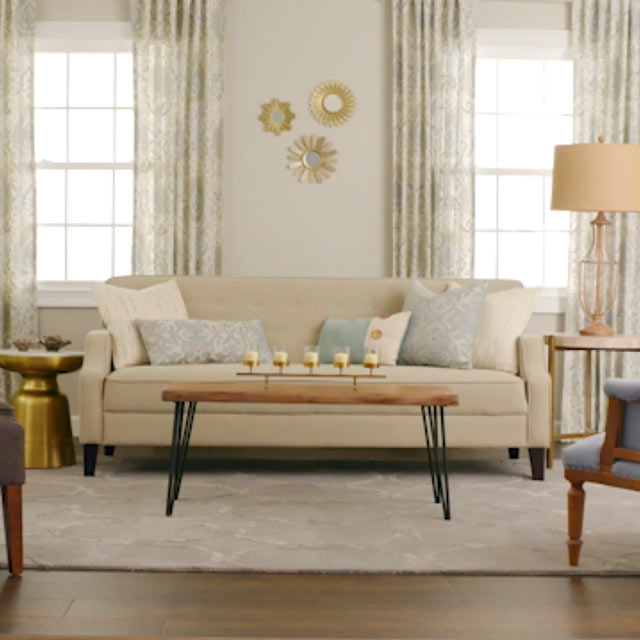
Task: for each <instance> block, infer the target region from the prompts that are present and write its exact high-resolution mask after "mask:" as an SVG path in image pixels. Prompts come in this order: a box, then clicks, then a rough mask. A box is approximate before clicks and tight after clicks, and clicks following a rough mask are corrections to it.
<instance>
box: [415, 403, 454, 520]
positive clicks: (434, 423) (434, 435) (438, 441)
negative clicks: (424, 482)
mask: <svg viewBox="0 0 640 640" xmlns="http://www.w3.org/2000/svg"><path fill="white" fill-rule="evenodd" d="M427 415H428V421H427V416H426V415H425V408H424V407H422V420H423V424H424V435H425V440H426V444H427V456H428V458H429V467H430V471H431V484H432V486H433V497H434V500H435V501H436V502H440V503H442V512H443V514H444V519H445V520H450V519H451V502H450V499H449V473H448V470H447V440H446V434H445V426H444V408H443V407H427Z"/></svg>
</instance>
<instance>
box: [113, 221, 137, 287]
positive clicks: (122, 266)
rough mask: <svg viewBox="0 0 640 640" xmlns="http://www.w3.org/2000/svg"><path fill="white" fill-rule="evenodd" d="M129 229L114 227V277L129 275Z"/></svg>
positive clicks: (130, 235)
mask: <svg viewBox="0 0 640 640" xmlns="http://www.w3.org/2000/svg"><path fill="white" fill-rule="evenodd" d="M132 235H133V229H132V228H131V227H116V236H115V239H116V253H115V273H114V274H113V275H114V276H128V275H130V274H131V239H132Z"/></svg>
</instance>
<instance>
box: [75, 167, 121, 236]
mask: <svg viewBox="0 0 640 640" xmlns="http://www.w3.org/2000/svg"><path fill="white" fill-rule="evenodd" d="M112 179H113V172H112V171H110V170H108V169H100V170H96V169H76V170H70V171H69V178H68V180H69V207H68V212H67V215H68V221H69V222H71V223H78V222H84V223H85V224H90V223H105V222H106V223H107V224H109V223H110V222H111V220H112V219H113V185H112V182H111V181H112Z"/></svg>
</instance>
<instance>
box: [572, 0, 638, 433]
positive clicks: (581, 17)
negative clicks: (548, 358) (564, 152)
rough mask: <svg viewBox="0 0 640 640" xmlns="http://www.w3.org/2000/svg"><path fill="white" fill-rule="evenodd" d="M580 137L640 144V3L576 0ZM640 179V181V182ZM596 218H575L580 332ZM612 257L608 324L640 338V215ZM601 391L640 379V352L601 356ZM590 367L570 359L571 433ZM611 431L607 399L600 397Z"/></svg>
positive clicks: (579, 420) (580, 415)
mask: <svg viewBox="0 0 640 640" xmlns="http://www.w3.org/2000/svg"><path fill="white" fill-rule="evenodd" d="M572 29H573V33H572V41H573V61H574V138H575V141H576V142H597V141H598V136H604V139H605V141H606V142H617V143H620V142H624V143H633V144H639V143H640V0H573V4H572ZM639 179H640V177H639ZM592 218H593V216H590V215H586V214H584V213H573V214H571V237H570V247H569V254H570V255H569V288H568V304H567V316H566V330H567V331H570V332H575V331H577V330H578V329H579V328H580V327H582V326H584V324H585V318H586V316H585V315H584V313H583V312H582V310H581V308H580V303H579V297H578V262H579V261H580V260H581V259H582V258H584V256H585V254H586V253H587V249H588V247H589V244H590V241H591V224H590V221H591V219H592ZM609 218H610V220H611V221H612V222H613V234H612V235H613V244H612V247H611V249H612V253H613V255H614V256H616V259H617V260H618V261H619V263H620V284H619V289H618V297H617V300H616V302H615V305H614V307H613V309H612V311H611V313H610V314H609V316H608V317H607V318H606V319H605V320H606V321H607V323H608V324H609V325H610V326H611V327H612V328H613V329H614V330H615V332H616V333H619V334H626V335H639V333H640V287H639V286H638V276H639V275H640V214H638V213H625V214H619V213H614V214H611V215H610V216H609ZM593 374H594V376H595V379H596V385H597V387H596V388H598V389H602V385H603V383H604V380H605V379H606V378H610V377H614V376H622V377H632V378H638V377H640V356H638V355H637V354H616V353H601V354H600V357H599V362H597V363H596V366H595V370H594V372H593ZM584 375H585V363H584V359H583V357H580V354H577V353H576V354H570V355H566V354H565V371H564V385H563V394H562V422H563V428H562V430H563V432H564V431H569V432H575V431H581V430H583V429H584V420H585V416H584ZM593 402H594V406H593V407H592V410H593V411H594V412H595V413H593V415H595V416H598V417H599V422H600V424H599V425H594V426H597V427H598V428H600V429H602V428H603V426H604V420H605V417H606V416H605V414H606V398H605V397H604V395H603V394H602V392H600V394H598V395H596V397H595V398H594V400H593Z"/></svg>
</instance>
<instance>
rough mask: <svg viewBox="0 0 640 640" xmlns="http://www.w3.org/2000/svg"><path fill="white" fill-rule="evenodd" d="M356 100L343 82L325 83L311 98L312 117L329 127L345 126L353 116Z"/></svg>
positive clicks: (316, 89) (318, 87) (320, 85)
mask: <svg viewBox="0 0 640 640" xmlns="http://www.w3.org/2000/svg"><path fill="white" fill-rule="evenodd" d="M355 108H356V98H355V96H354V95H353V91H351V89H349V87H347V85H346V84H342V82H323V83H322V84H319V85H318V86H317V87H316V88H315V89H314V90H313V91H312V92H311V96H310V97H309V110H310V111H311V115H312V116H313V117H314V118H315V119H316V120H317V121H318V122H319V123H320V124H325V125H327V126H329V127H337V126H339V125H341V124H344V123H345V122H346V121H347V120H349V118H350V117H351V116H352V115H353V112H354V110H355Z"/></svg>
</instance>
